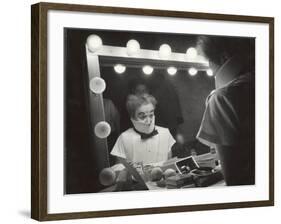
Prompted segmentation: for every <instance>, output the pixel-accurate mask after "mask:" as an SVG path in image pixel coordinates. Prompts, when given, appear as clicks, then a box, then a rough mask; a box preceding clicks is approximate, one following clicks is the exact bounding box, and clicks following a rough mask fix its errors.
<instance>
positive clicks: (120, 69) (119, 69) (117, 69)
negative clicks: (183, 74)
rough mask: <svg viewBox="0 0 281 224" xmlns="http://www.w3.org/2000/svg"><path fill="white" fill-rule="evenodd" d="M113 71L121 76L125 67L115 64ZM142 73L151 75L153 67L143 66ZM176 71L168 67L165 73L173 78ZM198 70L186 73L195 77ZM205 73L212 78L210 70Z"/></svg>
mask: <svg viewBox="0 0 281 224" xmlns="http://www.w3.org/2000/svg"><path fill="white" fill-rule="evenodd" d="M114 71H115V72H116V73H118V74H122V73H124V72H125V71H126V66H125V65H122V64H116V65H115V66H114ZM142 71H143V73H144V74H145V75H151V74H152V73H153V71H154V69H153V67H152V66H150V65H145V66H143V67H142ZM177 71H178V69H177V68H176V67H174V66H170V67H168V68H167V72H168V74H169V75H171V76H173V75H175V74H176V73H177ZM197 72H198V70H197V69H196V68H193V67H192V68H189V69H188V73H189V74H190V75H191V76H195V75H196V74H197ZM206 73H207V75H208V76H213V71H212V69H207V70H206Z"/></svg>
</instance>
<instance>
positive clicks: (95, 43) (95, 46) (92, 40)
mask: <svg viewBox="0 0 281 224" xmlns="http://www.w3.org/2000/svg"><path fill="white" fill-rule="evenodd" d="M87 46H88V49H89V51H90V52H92V53H94V52H96V51H98V50H100V48H101V47H102V39H101V38H100V37H99V36H98V35H95V34H92V35H90V36H88V38H87Z"/></svg>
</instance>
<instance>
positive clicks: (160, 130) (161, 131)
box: [155, 125, 170, 133]
mask: <svg viewBox="0 0 281 224" xmlns="http://www.w3.org/2000/svg"><path fill="white" fill-rule="evenodd" d="M155 129H156V130H157V131H158V132H159V133H169V132H170V131H169V129H168V128H165V127H161V126H157V125H155Z"/></svg>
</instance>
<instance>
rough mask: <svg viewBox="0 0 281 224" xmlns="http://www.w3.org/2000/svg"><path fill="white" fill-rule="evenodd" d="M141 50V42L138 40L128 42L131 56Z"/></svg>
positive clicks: (128, 52)
mask: <svg viewBox="0 0 281 224" xmlns="http://www.w3.org/2000/svg"><path fill="white" fill-rule="evenodd" d="M139 51H140V44H139V42H138V41H137V40H134V39H132V40H129V41H128V42H127V54H128V55H129V56H134V55H136V54H138V53H139Z"/></svg>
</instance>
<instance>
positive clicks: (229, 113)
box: [197, 36, 255, 186]
mask: <svg viewBox="0 0 281 224" xmlns="http://www.w3.org/2000/svg"><path fill="white" fill-rule="evenodd" d="M197 49H198V51H199V54H202V55H203V56H205V57H206V58H207V59H209V65H210V68H211V69H212V71H213V72H214V75H215V84H216V90H213V91H212V92H211V94H210V95H209V96H208V97H207V99H206V109H205V112H204V115H203V119H202V122H201V126H200V129H199V132H198V134H197V138H198V140H200V141H201V142H202V143H204V144H207V145H209V146H210V147H214V148H215V149H216V151H217V153H218V155H219V159H220V162H221V167H222V172H223V175H224V178H225V181H226V184H227V185H228V186H230V185H252V184H255V62H254V55H255V52H254V51H255V49H254V39H251V38H229V37H227V38H226V37H215V36H200V37H199V38H198V41H197Z"/></svg>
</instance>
